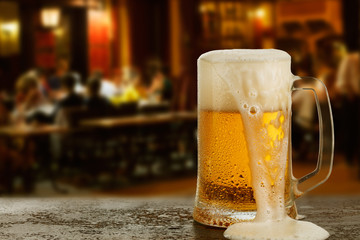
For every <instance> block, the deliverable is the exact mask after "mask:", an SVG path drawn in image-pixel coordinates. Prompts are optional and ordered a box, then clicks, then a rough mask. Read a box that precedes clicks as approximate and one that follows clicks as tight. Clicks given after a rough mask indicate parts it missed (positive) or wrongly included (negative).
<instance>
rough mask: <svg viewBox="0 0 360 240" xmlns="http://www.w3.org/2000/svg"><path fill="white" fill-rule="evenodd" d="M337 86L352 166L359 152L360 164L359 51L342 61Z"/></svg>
mask: <svg viewBox="0 0 360 240" xmlns="http://www.w3.org/2000/svg"><path fill="white" fill-rule="evenodd" d="M335 87H336V89H337V92H338V94H339V96H340V99H341V105H342V108H341V112H340V113H339V114H340V116H341V120H342V121H341V122H340V124H339V125H340V128H341V132H342V134H343V138H344V139H343V143H344V151H345V157H346V162H347V164H348V165H349V166H352V165H353V164H354V157H355V155H356V154H357V156H356V157H357V159H358V162H359V165H360V157H359V153H358V152H357V151H358V149H357V148H358V145H359V130H360V128H359V121H360V112H359V111H360V56H359V52H358V51H354V52H349V53H348V54H347V55H346V56H345V57H344V58H343V60H342V61H341V63H340V66H339V69H338V74H337V79H336V83H335ZM359 177H360V167H359Z"/></svg>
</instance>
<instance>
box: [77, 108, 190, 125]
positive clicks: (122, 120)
mask: <svg viewBox="0 0 360 240" xmlns="http://www.w3.org/2000/svg"><path fill="white" fill-rule="evenodd" d="M196 119H197V112H169V113H156V114H141V115H135V116H129V117H109V118H99V119H89V120H84V121H81V122H80V125H81V126H83V127H104V128H106V127H121V126H130V125H131V126H136V125H148V124H158V123H166V122H171V121H181V120H196Z"/></svg>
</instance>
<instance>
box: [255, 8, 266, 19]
mask: <svg viewBox="0 0 360 240" xmlns="http://www.w3.org/2000/svg"><path fill="white" fill-rule="evenodd" d="M255 15H256V17H258V18H263V17H264V16H265V10H264V9H262V8H259V9H257V10H256V12H255Z"/></svg>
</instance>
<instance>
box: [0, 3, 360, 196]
mask: <svg viewBox="0 0 360 240" xmlns="http://www.w3.org/2000/svg"><path fill="white" fill-rule="evenodd" d="M359 11H360V6H359V0H317V1H311V0H253V1H251V0H152V1H147V0H62V1H56V0H0V194H10V195H14V194H15V195H16V194H23V193H26V194H29V195H30V196H32V195H35V196H38V195H39V194H40V196H42V195H41V194H42V192H46V191H47V189H48V188H49V189H50V190H49V192H51V193H54V194H58V193H60V194H63V193H64V192H67V193H72V194H79V193H81V192H91V194H101V193H104V192H106V193H109V192H110V193H114V192H115V193H117V192H121V191H122V190H124V189H125V190H124V191H125V192H126V189H129V188H130V189H136V187H139V186H144V184H149V182H150V183H153V184H155V185H156V186H161V184H163V183H164V182H166V181H171V182H172V181H174V184H175V185H174V186H178V188H179V189H187V188H189V189H191V190H190V192H191V191H193V189H194V188H195V184H196V169H197V146H196V129H197V115H196V109H197V106H196V105H197V104H196V101H197V100H196V98H197V97H196V94H197V79H196V78H197V72H196V66H197V65H196V59H197V58H198V57H199V56H200V54H202V53H204V52H206V51H210V50H214V49H226V48H229V49H231V48H278V49H282V50H285V51H287V52H288V53H289V54H290V55H291V56H292V72H293V73H294V74H296V75H299V76H316V77H317V78H319V79H321V80H322V81H324V82H325V84H326V86H327V87H328V91H329V94H330V98H331V101H332V107H333V114H334V120H335V131H336V153H335V171H337V173H334V174H335V176H336V177H337V178H340V179H341V181H340V182H339V183H338V185H339V184H344V181H349V182H350V183H349V184H350V185H351V186H353V188H351V189H350V190H348V191H345V192H344V193H359V189H360V188H359V187H360V185H359V181H358V179H359V178H360V170H359V169H360V166H359V165H360V164H359V162H360V160H359V159H360V157H359V150H358V149H359V147H358V146H359V133H360V127H359V122H360V121H359V120H360V96H359V94H360V74H359V72H360V70H359V69H360V61H359V42H360V39H359V35H360V34H359V33H360V25H359V23H360V18H359ZM295 95H296V96H295ZM304 98H309V99H311V101H310V102H309V101H304V100H303V99H304ZM313 98H314V97H313V96H311V94H310V96H309V95H306V94H305V95H300V94H297V93H294V104H293V111H294V113H293V133H292V134H293V145H294V146H293V148H294V149H293V158H294V162H295V163H294V164H295V165H299V166H300V169H303V170H304V173H306V172H307V171H308V169H311V168H312V165H311V163H315V161H316V158H317V152H316V151H317V149H318V140H317V135H318V132H317V131H318V130H317V116H316V115H315V112H316V109H314V102H313ZM353 166H356V167H353ZM355 169H357V170H355ZM300 174H302V172H301V170H300ZM330 181H331V180H330ZM334 182H336V181H335V180H334ZM176 184H178V185H176ZM48 185H49V186H50V187H48ZM155 185H154V186H155ZM179 186H180V187H179ZM134 187H135V188H134ZM163 188H164V190H163V192H167V191H168V190H169V189H171V188H172V187H166V186H165V187H164V186H163ZM334 188H335V189H336V187H334ZM339 188H340V186H339ZM140 189H142V190H141V191H146V190H144V189H146V188H140ZM356 189H357V190H356ZM327 190H329V189H326V188H324V189H323V190H322V193H326V192H328V191H327ZM131 191H133V192H134V191H136V190H131ZM131 191H130V192H131ZM139 191H140V190H139ZM147 191H151V190H147ZM169 191H170V190H169ZM329 191H330V192H331V189H330V190H329ZM333 191H335V190H333ZM160 192H161V191H160Z"/></svg>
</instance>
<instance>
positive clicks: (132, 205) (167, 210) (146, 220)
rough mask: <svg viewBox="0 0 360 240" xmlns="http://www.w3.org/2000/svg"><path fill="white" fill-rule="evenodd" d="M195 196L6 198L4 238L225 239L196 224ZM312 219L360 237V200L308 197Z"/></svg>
mask: <svg viewBox="0 0 360 240" xmlns="http://www.w3.org/2000/svg"><path fill="white" fill-rule="evenodd" d="M193 202H194V198H193V197H188V198H177V199H175V198H174V199H164V198H162V199H151V200H146V199H139V198H138V199H125V198H78V199H76V198H52V199H51V198H50V199H49V198H48V199H28V198H2V199H0V212H1V216H2V217H1V218H0V239H39V240H40V239H124V240H126V239H177V240H179V239H186V240H188V239H204V240H208V239H224V238H223V236H222V235H223V232H224V229H219V228H211V227H206V226H203V225H200V224H198V223H195V222H194V221H193V219H192V216H191V214H192V209H193ZM298 209H299V212H300V214H304V215H306V219H305V220H306V221H310V222H313V223H315V224H318V225H319V226H321V227H323V228H325V229H326V230H327V231H329V233H330V234H331V237H330V238H329V240H338V239H341V240H356V239H360V225H359V223H360V196H352V197H325V196H322V197H307V198H303V199H300V200H299V201H298Z"/></svg>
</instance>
